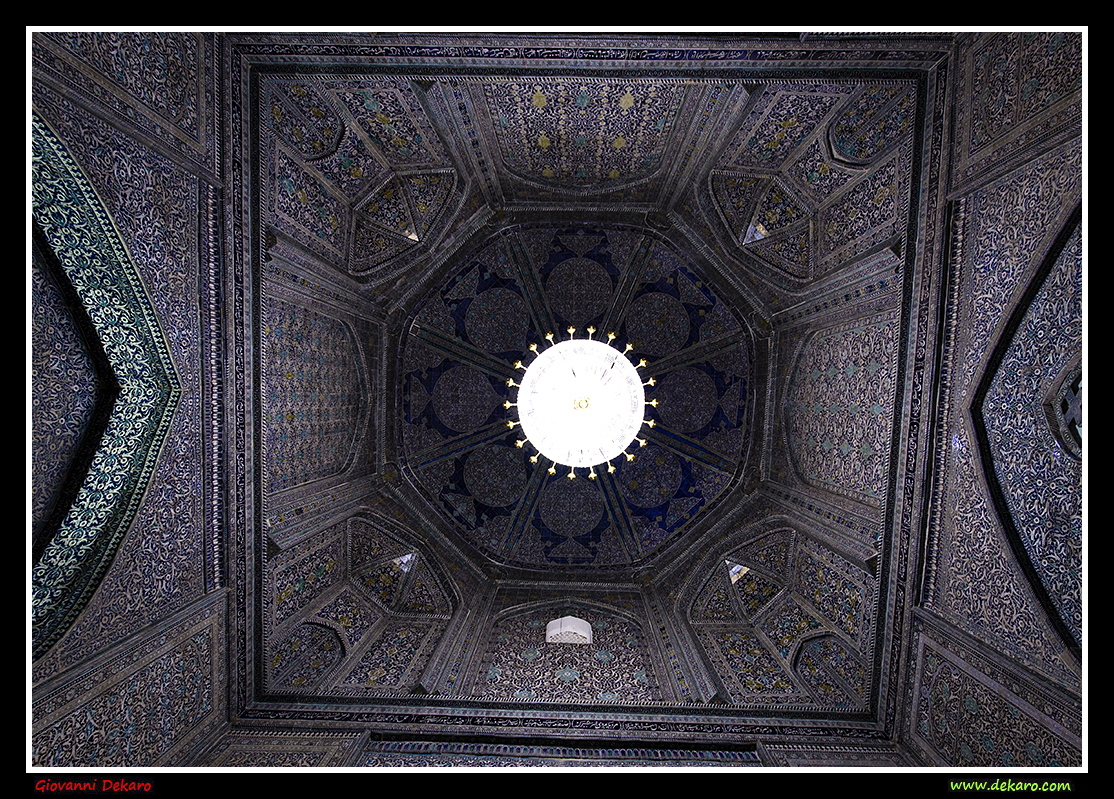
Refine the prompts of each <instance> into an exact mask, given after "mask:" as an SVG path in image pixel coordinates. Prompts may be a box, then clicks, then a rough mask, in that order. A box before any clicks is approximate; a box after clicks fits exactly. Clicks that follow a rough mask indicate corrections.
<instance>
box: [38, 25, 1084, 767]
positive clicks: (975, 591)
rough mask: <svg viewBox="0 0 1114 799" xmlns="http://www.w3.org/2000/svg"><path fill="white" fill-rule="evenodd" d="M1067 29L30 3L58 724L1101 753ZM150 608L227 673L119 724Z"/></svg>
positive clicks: (812, 752)
mask: <svg viewBox="0 0 1114 799" xmlns="http://www.w3.org/2000/svg"><path fill="white" fill-rule="evenodd" d="M1080 53H1081V50H1080V39H1079V37H1078V35H1074V36H1073V35H1069V36H1068V37H1067V38H1065V37H1064V36H1062V35H1056V34H1041V35H1039V36H1036V35H1025V36H1022V35H1013V34H998V35H970V36H967V37H960V38H958V39H956V38H955V37H952V36H951V35H932V36H921V35H912V34H907V35H894V36H838V35H831V36H804V35H798V34H793V35H791V36H790V35H785V36H767V37H760V38H748V37H743V36H734V37H667V36H648V37H640V36H590V37H539V36H529V35H506V36H494V37H491V36H472V35H451V34H425V35H403V34H387V35H351V36H348V35H336V34H327V35H326V34H290V35H285V34H282V35H248V34H235V35H219V36H218V35H209V34H158V35H143V34H135V35H125V34H72V35H70V34H63V33H44V34H37V35H36V37H35V38H34V40H33V53H32V56H33V64H34V71H35V81H36V83H35V94H34V100H33V106H34V109H33V110H34V125H35V127H34V131H33V138H34V144H35V148H36V149H35V161H34V163H35V170H36V171H35V172H34V175H33V181H34V188H35V201H34V202H35V208H36V210H35V225H36V239H35V242H36V249H35V254H36V259H35V261H34V264H33V265H34V269H33V275H34V276H35V279H36V281H37V282H36V289H35V292H36V294H35V297H36V302H37V303H38V305H37V306H36V309H37V310H36V316H35V318H36V320H40V319H41V320H48V319H50V320H56V321H52V322H49V323H47V322H46V321H44V322H43V323H42V324H39V323H38V322H36V325H38V327H36V328H35V329H34V330H33V336H34V337H33V342H34V345H35V347H36V351H37V352H47V351H54V352H64V353H67V354H66V355H65V356H64V357H55V358H54V359H53V360H52V359H50V358H46V357H44V358H42V359H40V361H41V363H42V366H41V367H40V366H38V365H36V368H37V369H38V370H39V371H37V372H35V375H34V380H35V381H37V382H36V384H35V385H36V397H37V399H36V402H38V403H39V404H40V405H41V406H42V407H41V409H38V410H36V417H35V418H36V425H37V426H36V427H35V429H34V431H33V441H34V443H35V447H36V450H35V453H36V460H35V464H34V478H35V491H34V496H33V499H34V507H33V512H34V518H33V522H34V528H35V536H36V537H35V547H36V551H35V558H36V563H35V570H34V573H33V576H32V582H33V592H34V608H35V610H34V624H35V634H34V642H33V652H34V659H35V662H34V675H33V681H34V685H35V692H36V700H35V701H36V708H37V709H36V711H35V713H36V714H37V715H36V717H35V718H36V721H35V722H34V724H35V730H36V732H35V736H36V737H35V740H34V749H35V751H36V753H37V754H36V755H35V758H37V760H36V762H39V763H56V764H58V763H62V762H70V761H78V762H86V763H87V764H88V758H89V757H93V758H94V759H96V757H98V756H99V757H100V759H99V760H97V761H96V762H97V764H98V765H99V764H101V763H102V762H103V763H107V764H111V763H126V762H129V761H134V762H138V761H139V760H142V759H143V757H145V756H146V755H140V754H138V753H139V752H145V753H146V752H148V751H149V750H152V749H153V751H154V755H152V756H151V757H153V759H151V757H149V758H148V760H147V761H145V762H146V763H147V764H154V763H156V762H157V763H160V764H180V765H181V764H208V765H247V764H253V763H254V764H258V763H261V762H267V763H280V764H286V765H312V764H318V765H323V764H332V765H404V764H413V763H418V764H421V763H434V762H445V763H448V764H456V765H465V764H474V763H502V764H510V763H521V762H527V763H542V762H546V758H551V757H569V756H570V755H569V754H568V751H567V750H566V749H564V748H562V747H568V746H580V747H581V748H580V749H578V750H577V751H578V752H580V754H579V755H577V756H576V758H574V759H583V760H584V762H595V763H605V762H607V763H610V762H615V759H616V755H615V754H614V752H612V751H611V750H610V749H608V747H609V746H612V745H613V744H615V743H617V742H622V743H623V745H624V746H632V747H634V748H633V749H631V750H630V751H631V752H636V754H630V755H623V756H619V757H618V761H619V762H627V763H631V764H646V763H650V762H656V763H661V762H675V763H681V762H685V763H690V762H691V763H702V764H726V763H730V764H735V765H741V764H753V765H759V764H766V765H775V764H782V765H788V764H796V763H806V762H817V763H826V764H831V765H878V764H885V765H898V766H913V765H963V764H983V765H986V764H995V765H1000V766H1008V765H1050V764H1059V765H1073V764H1078V762H1079V759H1080V750H1081V747H1082V743H1081V740H1082V739H1081V735H1082V733H1081V729H1080V723H1079V719H1080V708H1081V696H1082V683H1081V666H1080V664H1081V644H1082V626H1083V625H1082V621H1083V619H1082V583H1081V578H1080V575H1081V563H1082V530H1083V524H1082V518H1083V517H1082V490H1081V485H1082V478H1081V469H1082V462H1081V455H1082V438H1081V436H1080V433H1079V431H1080V429H1081V404H1082V399H1081V398H1082V388H1081V386H1080V381H1081V377H1080V375H1081V371H1082V366H1081V363H1082V359H1081V351H1082V346H1081V342H1082V255H1081V234H1080V211H1079V205H1080V197H1081V186H1080V176H1081V174H1082V166H1081V146H1080V143H1079V130H1080V124H1081V123H1080V114H1079V109H1080V107H1081V102H1080V88H1079V87H1080V83H1081V75H1082V60H1081V54H1080ZM121 54H131V55H133V56H134V60H132V61H126V63H127V64H129V66H128V67H127V68H126V69H124V71H123V72H121V69H120V68H117V67H114V66H113V65H114V64H118V63H119V59H120V58H121ZM68 230H81V231H86V230H88V231H90V233H89V235H87V236H85V235H83V236H80V237H76V238H75V237H73V236H72V235H70V234H69V233H68V232H67V231H68ZM102 258H103V259H104V260H105V261H106V262H107V263H109V264H110V265H111V270H112V272H111V273H112V275H113V277H112V279H111V280H104V279H103V276H102V278H101V281H102V283H103V285H101V284H98V283H97V282H96V280H94V279H93V277H92V275H94V274H102V275H103V273H94V272H90V270H89V268H88V267H87V266H84V264H86V263H88V262H90V261H96V260H98V259H102ZM71 295H73V296H71ZM82 308H84V309H85V311H86V313H87V316H88V318H86V317H85V315H84V314H83V313H82V312H81V309H82ZM99 309H107V310H103V311H99ZM121 309H127V314H128V315H127V316H126V317H121V318H126V319H128V320H134V322H129V324H131V325H132V326H131V328H126V329H122V332H120V333H116V332H114V330H115V328H113V325H112V322H111V321H110V319H109V317H110V316H111V314H114V313H117V314H118V313H122V311H121ZM98 313H100V314H101V315H100V316H98ZM125 327H126V326H125ZM589 327H590V328H591V329H592V330H593V331H596V332H595V337H596V338H597V339H599V338H603V337H604V336H605V335H606V334H608V333H613V334H614V337H613V342H614V346H616V347H618V348H619V349H624V348H625V349H627V350H628V357H630V359H631V360H632V362H633V363H635V364H640V365H639V374H640V375H641V376H642V377H643V379H644V380H647V381H648V380H649V379H650V378H653V383H652V384H648V385H647V386H646V391H647V395H646V396H647V399H656V400H657V405H655V406H648V407H647V418H648V419H652V420H653V422H654V425H653V427H649V426H646V427H644V428H643V433H640V434H639V435H640V439H641V440H640V441H639V442H637V443H634V445H633V447H632V449H630V452H631V454H633V456H634V457H633V459H627V458H620V459H618V460H617V461H616V462H615V464H614V465H615V469H614V470H613V471H612V470H608V469H607V468H606V467H604V468H601V469H599V470H598V474H597V473H593V474H592V475H591V476H589V475H588V473H587V471H586V470H583V469H582V470H579V473H578V474H577V473H573V474H572V475H570V474H569V473H568V471H567V467H566V468H565V469H557V470H550V469H549V466H550V462H548V461H547V460H546V459H545V458H544V457H543V458H540V459H539V458H532V456H534V455H535V454H536V450H533V449H531V447H530V445H529V444H526V445H524V446H523V445H522V442H521V439H522V435H521V432H520V431H517V430H516V429H515V427H514V424H513V422H514V421H515V420H516V419H517V416H516V415H515V412H514V410H513V405H512V406H510V407H508V405H507V404H506V403H513V401H514V399H515V389H514V385H513V384H514V381H516V380H518V379H520V377H521V375H522V364H521V363H520V362H527V363H528V362H529V361H530V360H531V359H532V358H533V357H535V356H534V354H533V352H532V350H531V346H534V347H542V348H544V347H547V346H550V345H551V341H550V339H549V337H550V335H551V334H553V335H555V336H556V340H563V339H566V338H568V337H569V335H570V333H569V332H568V330H569V329H570V328H571V329H574V330H575V331H576V332H575V333H573V334H572V335H575V336H576V337H584V336H586V335H588V333H587V332H586V331H587V330H588V328H589ZM133 331H134V332H133ZM81 342H85V343H81ZM102 350H103V352H102ZM38 363H39V361H36V364H38ZM50 363H52V364H54V366H52V367H49V368H48V366H47V364H50ZM59 364H60V365H59ZM114 383H115V384H119V396H118V397H116V398H115V399H113V398H112V397H113V396H114V395H113V391H114V390H115V389H116V386H115V385H114ZM39 398H41V399H39ZM129 403H130V404H129ZM36 407H37V408H38V406H36ZM133 407H134V410H131V411H127V409H129V408H133ZM106 408H107V410H106ZM67 414H68V415H67ZM121 414H123V418H126V419H128V420H129V424H130V427H124V426H122V425H120V424H115V423H113V422H112V419H114V418H117V416H119V415H121ZM106 415H108V416H109V422H108V423H107V426H105V427H104V430H103V432H96V433H95V434H94V433H88V432H87V431H99V430H100V427H99V426H104V425H105V423H104V422H103V418H104V417H105V416H106ZM63 417H64V418H65V419H66V420H68V421H61V419H63ZM98 419H100V420H101V421H99V422H98V421H97V420H98ZM40 420H41V421H40ZM508 422H511V423H512V424H511V425H510V426H508ZM640 444H641V446H640ZM48 452H49V453H50V454H49V457H47V453H48ZM40 453H42V454H41V455H40ZM96 453H114V454H113V456H112V457H111V458H107V457H106V456H103V455H100V454H96ZM86 475H91V476H86ZM98 475H103V479H102V480H101V482H99V483H98V482H96V481H95V480H94V477H97V476H98ZM570 477H571V478H572V479H570ZM98 479H101V478H98ZM83 481H84V482H83ZM89 485H100V486H104V487H105V488H104V490H103V491H100V492H96V491H91V490H90V489H88V488H87V487H88V486H89ZM82 486H85V487H86V488H82ZM144 497H146V499H144ZM160 497H161V502H160ZM71 507H74V508H80V509H83V511H82V512H83V513H84V514H85V516H79V515H75V514H73V513H70V514H68V515H67V514H66V513H65V509H66V508H71ZM82 519H85V521H82ZM82 541H85V542H91V543H82ZM160 541H161V542H162V543H159V542H160ZM172 542H173V543H172ZM128 563H131V564H133V565H134V568H131V569H129V568H128V567H127V566H126V564H128ZM152 576H154V577H155V579H154V580H153V581H152V580H151V579H150V578H151V577H152ZM74 586H76V587H74ZM961 586H968V588H963V587H961ZM992 586H1004V587H1005V590H1004V591H999V590H998V589H997V588H995V587H992ZM160 603H161V604H160ZM570 614H571V615H575V616H577V617H579V618H582V619H584V620H586V621H588V622H590V623H591V625H592V630H593V642H592V643H591V644H590V645H575V644H550V643H546V641H545V635H544V633H545V627H546V624H547V622H549V621H550V620H552V619H555V618H558V617H560V616H562V615H570ZM1011 619H1012V621H1010V620H1011ZM152 630H158V631H159V632H160V634H161V635H162V638H161V639H159V640H161V641H162V643H159V644H151V643H149V642H150V641H152V640H153V639H152V638H151V631H152ZM187 640H188V641H190V642H192V643H191V644H189V645H187V644H186V642H187ZM202 642H204V645H202ZM120 646H123V648H124V649H126V650H128V651H133V650H134V651H136V652H139V651H144V652H147V653H149V654H145V655H143V658H144V660H143V662H144V663H148V664H152V665H151V668H155V666H154V665H153V664H155V663H159V662H163V661H166V662H174V663H178V664H180V663H183V662H186V661H183V660H182V659H183V658H186V660H188V662H189V663H191V664H193V665H189V666H175V667H174V668H176V669H178V671H177V672H175V673H180V674H182V676H183V680H184V682H183V685H185V684H186V682H188V680H187V679H186V678H187V676H188V675H189V674H196V673H201V674H203V675H205V676H204V679H203V680H201V681H200V683H198V682H194V683H190V684H191V685H206V686H215V687H210V688H189V689H187V688H184V687H183V688H182V689H181V690H178V689H174V690H175V691H177V693H176V694H175V695H176V696H178V697H179V699H176V700H174V701H175V702H176V703H177V704H176V705H175V708H176V709H175V711H174V713H175V714H177V717H178V718H181V719H187V718H188V719H192V720H191V721H189V722H188V723H185V722H183V723H184V725H185V726H184V727H183V728H182V729H181V730H180V732H178V733H175V734H174V735H170V736H169V737H168V738H167V741H168V742H167V743H165V744H161V745H159V744H154V743H153V742H152V741H153V739H152V740H151V741H147V743H145V744H142V743H141V742H140V739H139V738H134V739H133V738H129V740H131V741H133V743H132V744H130V746H131V748H130V749H128V752H125V753H121V752H120V750H119V749H118V748H116V749H113V750H112V753H111V755H108V754H106V753H105V752H104V751H103V748H102V749H97V746H96V745H95V744H81V743H77V742H74V741H73V740H71V739H70V737H69V736H68V733H66V732H65V729H66V725H67V724H69V723H71V721H72V719H73V718H76V717H77V715H78V714H80V713H81V712H84V711H87V710H88V708H89V707H90V706H91V703H92V704H96V702H97V701H100V700H99V699H98V697H100V696H101V694H100V693H98V692H97V691H93V693H92V694H91V695H89V696H85V695H84V694H83V695H82V696H83V697H84V698H81V697H79V698H78V699H75V698H74V694H73V691H72V688H69V687H68V686H71V685H72V680H73V679H74V675H75V674H76V673H77V671H81V670H85V671H87V670H88V669H89V668H94V667H95V668H104V669H109V670H111V669H110V665H109V660H110V659H111V657H110V655H108V654H105V653H108V652H111V651H114V650H113V647H116V648H117V649H119V647H120ZM145 646H146V647H148V648H147V649H143V647H145ZM187 650H188V652H187ZM156 655H157V657H156ZM138 657H139V656H138V655H137V658H138ZM106 658H108V660H106ZM158 658H163V660H162V661H160V660H158ZM191 658H192V659H191ZM136 662H139V661H138V660H137V661H136ZM90 664H92V665H90ZM75 669H76V670H77V671H75ZM172 671H173V670H172ZM106 673H107V672H106ZM961 674H962V675H966V676H965V677H961V676H960V675H961ZM143 679H145V678H143ZM965 680H966V681H965ZM140 682H142V679H140ZM953 683H954V685H953ZM949 686H951V687H949ZM976 686H978V687H976ZM66 690H69V691H70V693H69V694H65V691H66ZM947 691H953V692H954V695H955V696H959V695H963V696H965V697H967V698H966V699H964V700H962V701H964V702H969V703H974V707H975V709H972V706H971V705H970V704H968V705H966V706H957V707H954V708H953V707H952V706H951V703H950V697H951V696H952V694H949V693H947ZM979 691H982V692H983V693H982V694H980V693H979ZM60 692H61V693H60ZM984 694H985V696H984ZM63 696H68V697H69V698H62V697H63ZM191 697H192V698H191ZM1003 697H1004V698H1003ZM82 703H84V704H82ZM980 703H981V704H980ZM964 707H966V709H964ZM83 709H84V711H83ZM964 713H967V714H969V716H970V717H969V718H967V717H964V718H965V720H963V721H960V720H959V717H960V716H962V714H964ZM956 714H959V716H957V715H956ZM1003 714H1006V715H1008V714H1013V716H1012V717H1011V718H1013V719H1014V721H1013V722H1011V723H1009V724H1002V723H1001V722H1000V718H1001V717H1004V716H1003ZM68 720H69V721H68ZM941 725H942V726H941ZM949 725H951V726H949ZM144 729H145V728H143V725H142V724H141V725H140V728H139V732H138V733H137V734H138V735H139V736H141V737H142V736H144V735H149V734H150V735H153V733H147V732H144ZM975 731H978V736H982V737H981V738H979V737H978V736H976V733H975ZM144 740H146V739H144ZM978 741H981V742H982V744H983V749H982V750H981V752H979V753H976V749H977V747H976V748H972V747H973V746H974V744H975V743H976V742H978ZM986 741H990V747H991V748H990V750H987V749H986V747H985V742H986ZM508 742H510V743H514V742H517V744H518V745H520V750H518V751H517V754H515V755H513V756H512V755H510V754H508V753H507V752H506V751H504V750H502V749H499V747H500V746H501V745H503V744H506V743H508ZM438 747H440V748H438ZM546 747H549V749H547V748H546ZM678 747H680V749H678ZM964 747H966V748H964ZM991 751H992V752H993V754H988V752H991ZM90 752H99V755H96V754H94V755H90ZM678 752H680V754H678ZM609 753H610V754H609ZM523 758H525V760H523Z"/></svg>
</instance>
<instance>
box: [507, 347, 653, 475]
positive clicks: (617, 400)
mask: <svg viewBox="0 0 1114 799" xmlns="http://www.w3.org/2000/svg"><path fill="white" fill-rule="evenodd" d="M567 332H568V334H569V338H568V339H567V340H565V341H560V342H558V341H555V340H554V335H553V334H552V333H549V334H547V335H546V340H547V341H548V342H549V345H550V346H548V347H547V348H546V349H544V350H541V351H539V349H538V346H537V345H536V344H534V345H531V347H530V350H531V352H533V353H534V354H535V355H536V356H537V357H536V358H534V360H533V361H532V362H531V363H530V364H529V366H525V365H523V364H522V362H521V361H519V362H518V363H517V364H516V366H518V367H519V368H522V369H525V370H526V373H525V375H524V376H523V378H522V383H521V384H519V383H516V382H515V381H514V380H508V381H507V385H508V386H517V387H518V398H517V399H518V401H517V402H516V403H512V402H510V401H508V402H506V403H504V404H505V406H506V407H507V408H508V409H509V408H512V407H517V408H518V421H517V422H515V421H508V422H507V425H508V426H509V427H514V426H515V425H516V424H520V425H521V426H522V432H523V434H524V435H525V439H522V440H520V441H519V442H518V446H519V447H521V446H523V445H524V444H526V443H527V442H529V444H530V445H531V446H532V447H534V448H535V449H536V450H537V451H538V453H540V455H542V456H544V457H545V458H547V459H549V460H550V461H553V466H551V467H550V469H549V472H550V474H554V473H555V472H556V467H557V466H559V465H560V466H568V467H569V473H568V477H569V478H570V479H573V478H575V477H576V469H577V468H587V469H588V470H589V472H588V477H590V478H592V479H595V477H596V472H595V468H594V467H596V466H599V465H600V464H604V463H606V464H608V471H611V472H613V471H615V467H614V466H612V465H611V464H610V461H612V460H615V459H616V458H618V457H620V456H624V457H626V459H627V460H633V459H634V455H632V454H629V453H627V451H626V450H627V449H628V448H629V447H630V446H631V444H633V443H634V442H636V441H637V442H638V443H639V445H640V446H645V445H646V440H645V439H640V438H638V433H639V431H640V429H641V428H642V425H644V424H646V425H649V426H650V427H653V426H654V422H653V420H652V419H647V418H645V414H646V405H648V404H649V405H653V406H656V405H657V400H652V401H650V402H649V403H648V402H647V401H646V390H645V386H646V385H653V384H654V381H653V379H651V380H649V381H647V382H646V383H643V381H642V378H641V376H640V375H639V374H638V369H639V368H641V367H643V366H645V365H646V362H645V361H640V362H639V364H638V365H637V366H636V365H635V364H633V363H631V361H630V360H629V359H628V358H627V357H626V353H627V352H629V351H630V350H631V346H630V345H629V344H628V345H627V348H626V350H623V351H620V350H618V349H616V348H614V347H612V346H611V342H612V341H614V339H615V334H614V333H609V334H608V337H607V341H606V342H604V341H599V340H594V339H593V338H592V335H593V334H594V333H595V332H596V329H595V328H594V327H589V328H588V338H584V339H577V338H576V337H575V334H576V328H573V327H570V328H568V331H567ZM537 457H538V456H537V455H535V456H534V457H532V458H531V460H532V461H534V462H537Z"/></svg>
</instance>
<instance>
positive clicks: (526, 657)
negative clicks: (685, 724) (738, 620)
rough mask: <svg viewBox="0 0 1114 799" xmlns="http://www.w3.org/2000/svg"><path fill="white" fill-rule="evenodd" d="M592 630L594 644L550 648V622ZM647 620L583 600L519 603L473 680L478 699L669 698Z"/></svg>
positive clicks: (502, 620)
mask: <svg viewBox="0 0 1114 799" xmlns="http://www.w3.org/2000/svg"><path fill="white" fill-rule="evenodd" d="M568 615H572V616H576V617H577V618H580V619H583V620H585V621H587V622H588V623H589V624H591V625H592V636H593V640H592V643H591V644H576V643H547V642H546V640H545V639H546V635H545V633H546V625H547V624H548V623H549V622H550V621H552V620H553V619H557V618H560V617H563V616H568ZM650 647H651V642H650V639H649V636H647V634H646V628H645V624H644V622H643V621H641V620H639V619H637V618H635V617H634V616H633V615H632V614H630V613H627V612H624V611H622V610H620V609H619V608H615V607H612V606H610V605H606V604H603V603H599V602H594V601H592V600H585V599H581V598H574V599H568V598H565V599H558V600H552V601H539V602H531V603H528V604H524V605H517V606H514V607H511V608H508V609H506V610H504V611H503V612H502V613H499V614H498V615H497V616H496V617H495V618H494V619H493V621H492V623H491V625H490V627H489V628H488V631H487V634H486V636H485V643H484V647H483V652H482V656H481V658H480V659H479V661H478V663H477V666H476V667H475V668H474V669H473V674H472V675H471V686H470V695H471V696H472V697H473V698H477V699H488V700H503V701H520V702H549V703H562V704H563V703H573V702H575V703H583V702H608V703H615V702H646V701H660V700H662V699H663V698H665V697H663V695H662V689H661V687H660V686H661V681H660V677H659V676H658V673H657V669H656V668H655V665H654V663H655V654H654V652H652V651H651V648H650Z"/></svg>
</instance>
